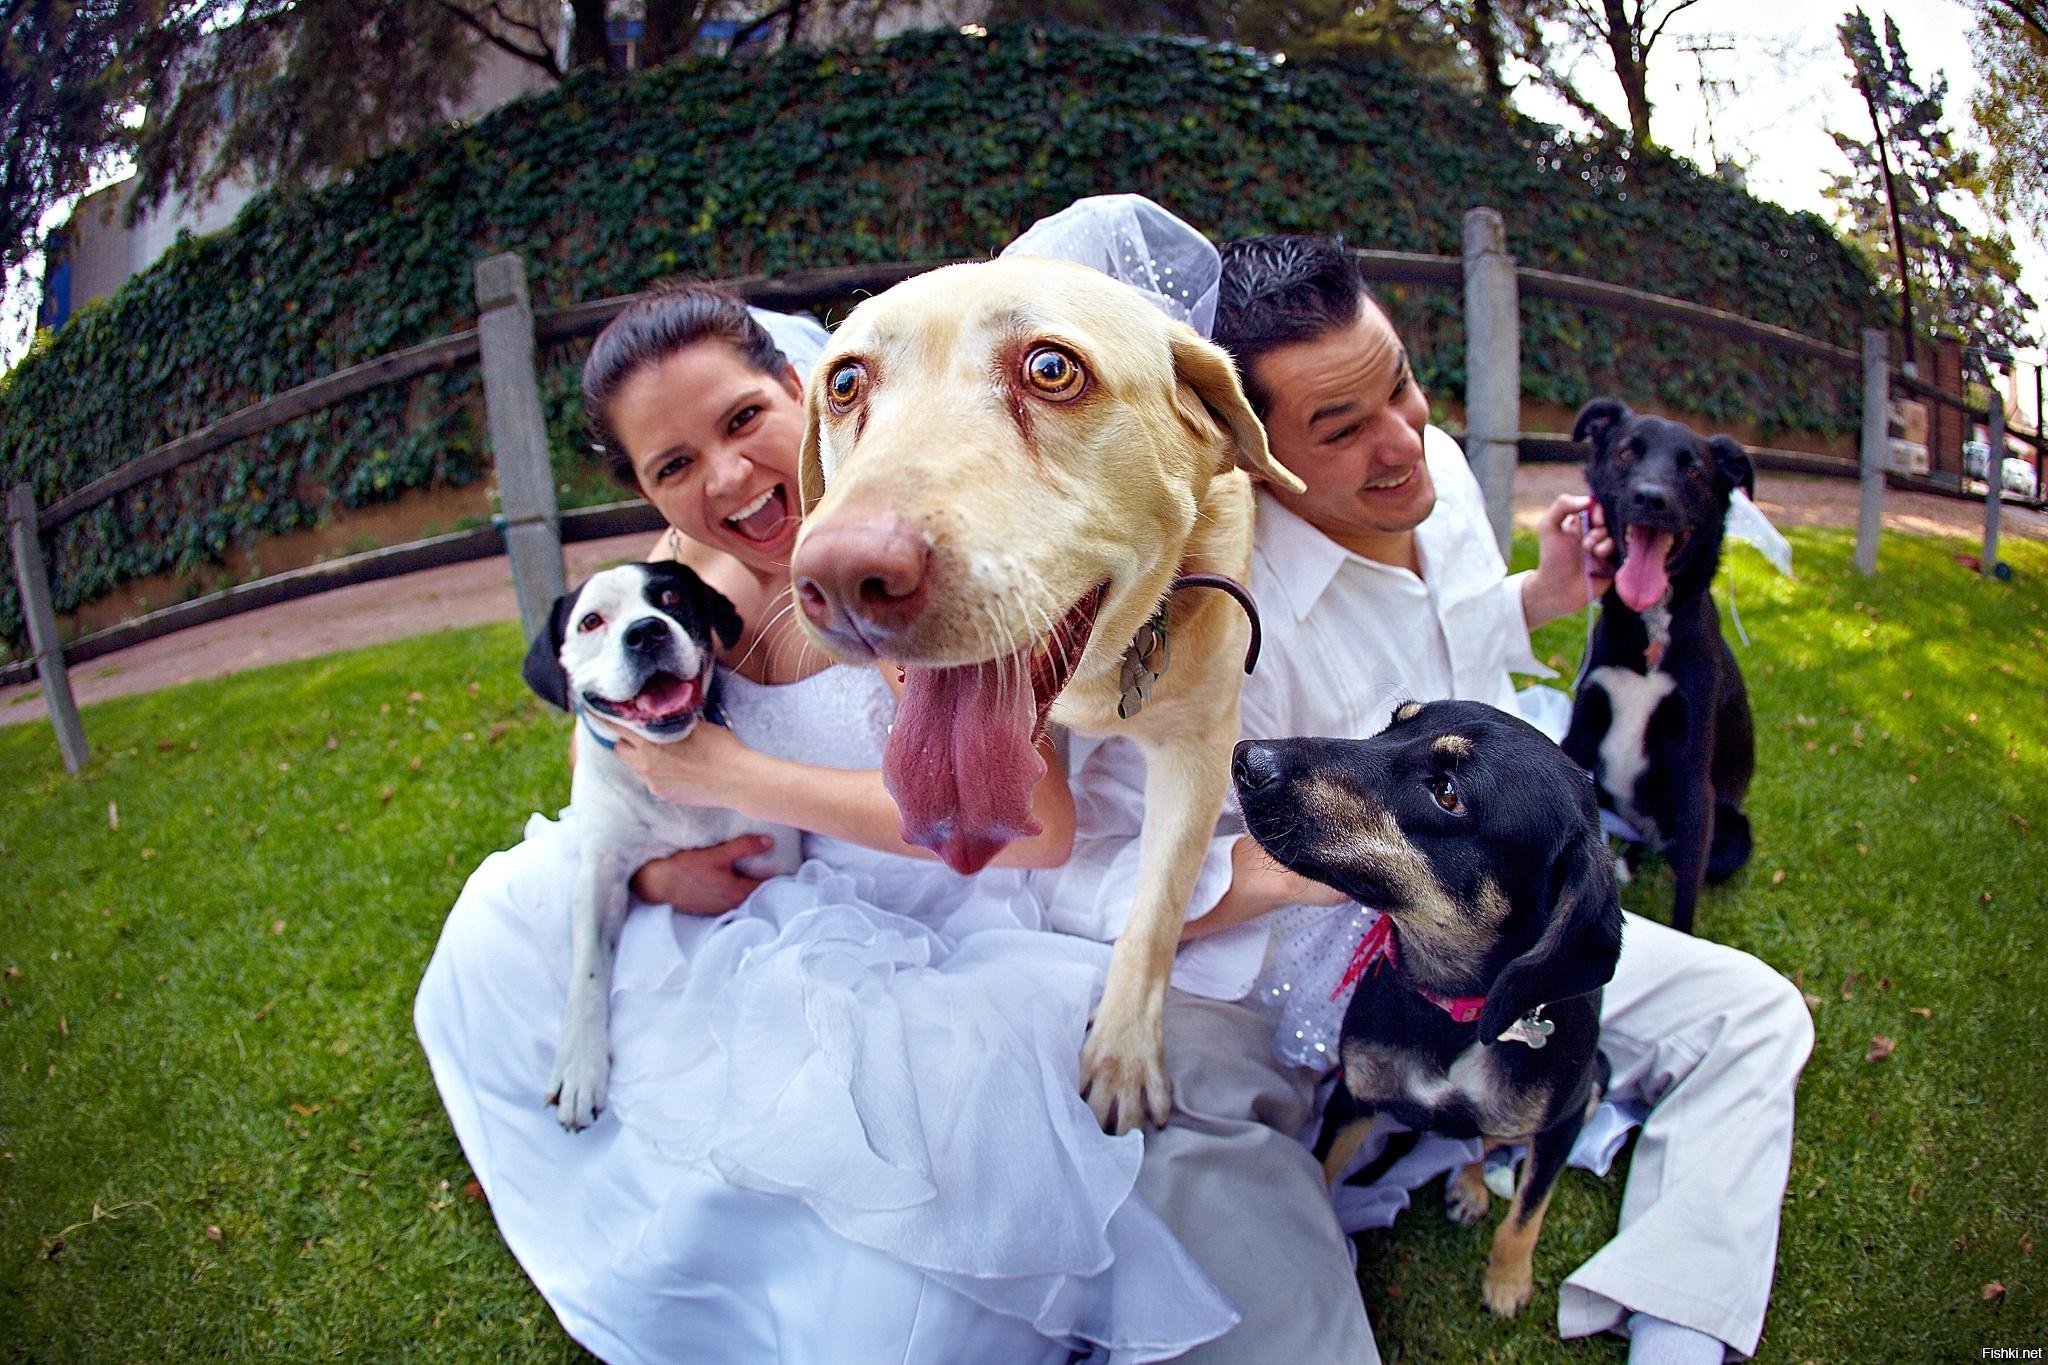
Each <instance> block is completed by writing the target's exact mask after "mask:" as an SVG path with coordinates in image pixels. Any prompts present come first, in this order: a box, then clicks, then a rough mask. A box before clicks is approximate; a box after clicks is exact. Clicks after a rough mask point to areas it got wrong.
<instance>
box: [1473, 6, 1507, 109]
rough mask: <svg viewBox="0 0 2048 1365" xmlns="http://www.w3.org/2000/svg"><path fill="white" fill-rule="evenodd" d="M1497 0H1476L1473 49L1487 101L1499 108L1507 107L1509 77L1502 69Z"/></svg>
mask: <svg viewBox="0 0 2048 1365" xmlns="http://www.w3.org/2000/svg"><path fill="white" fill-rule="evenodd" d="M1494 9H1495V6H1494V0H1473V3H1472V51H1473V52H1474V53H1475V54H1476V55H1477V56H1478V58H1479V79H1480V81H1481V82H1482V83H1483V85H1484V87H1485V90H1486V100H1487V103H1489V104H1491V105H1492V106H1493V107H1494V108H1496V109H1503V110H1504V109H1506V108H1507V107H1508V85H1507V77H1506V76H1505V75H1504V74H1503V73H1502V71H1501V50H1500V17H1499V16H1498V15H1497V14H1496V13H1495V12H1494Z"/></svg>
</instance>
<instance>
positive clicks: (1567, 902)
mask: <svg viewBox="0 0 2048 1365" xmlns="http://www.w3.org/2000/svg"><path fill="white" fill-rule="evenodd" d="M1575 818H1576V816H1575ZM1544 882H1545V887H1544V894H1545V896H1546V897H1548V899H1549V904H1550V920H1549V922H1548V923H1547V924H1545V925H1544V926H1543V933H1542V936H1541V937H1539V938H1538V939H1537V940H1536V946H1535V947H1533V948H1531V949H1529V951H1528V952H1526V953H1523V954H1522V955H1521V956H1520V957H1518V958H1516V959H1515V960H1514V961H1513V962H1510V963H1509V964H1508V965H1507V967H1506V968H1505V969H1504V970H1502V972H1501V974H1500V976H1499V977H1498V978H1497V979H1496V980H1495V981H1494V983H1493V989H1491V990H1489V991H1488V992H1487V993H1486V1008H1485V1009H1483V1010H1481V1011H1480V1014H1479V1041H1480V1042H1482V1043H1492V1042H1495V1041H1496V1040H1498V1039H1499V1037H1500V1035H1501V1034H1502V1033H1504V1032H1506V1031H1507V1028H1508V1025H1510V1024H1512V1023H1514V1022H1515V1020H1517V1019H1519V1018H1521V1017H1522V1016H1523V1015H1525V1014H1527V1013H1528V1012H1529V1011H1530V1010H1532V1009H1534V1008H1536V1006H1538V1005H1547V1004H1550V1003H1552V1002H1553V1001H1557V1000H1569V999H1570V998H1571V997H1573V996H1575V995H1584V994H1585V993H1586V992H1587V991H1591V990H1597V989H1599V988H1600V987H1601V986H1604V985H1606V984H1607V983H1608V982H1609V981H1611V980H1612V979H1613V978H1614V964H1615V962H1616V960H1617V959H1619V958H1620V956H1621V900H1620V895H1619V893H1618V892H1617V891H1616V889H1615V885H1614V860H1613V855H1611V854H1610V853H1608V851H1607V841H1606V840H1605V839H1603V838H1601V837H1600V834H1599V828H1598V826H1596V825H1592V824H1590V823H1587V824H1586V826H1585V827H1584V828H1580V829H1575V830H1573V831H1572V833H1571V835H1570V836H1569V837H1568V838H1567V839H1566V840H1565V842H1564V847H1563V848H1561V849H1559V850H1558V853H1557V856H1556V857H1555V858H1553V859H1552V860H1551V864H1550V869H1549V872H1548V874H1547V875H1546V876H1545V878H1544Z"/></svg>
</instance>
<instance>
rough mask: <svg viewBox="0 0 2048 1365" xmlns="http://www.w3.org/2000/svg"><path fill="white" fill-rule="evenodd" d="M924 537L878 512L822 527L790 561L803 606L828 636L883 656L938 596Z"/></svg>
mask: <svg viewBox="0 0 2048 1365" xmlns="http://www.w3.org/2000/svg"><path fill="white" fill-rule="evenodd" d="M929 559H930V551H929V549H928V547H927V546H926V545H925V541H924V537H923V536H921V535H919V534H918V533H917V532H916V531H915V530H913V529H912V528H911V527H910V525H909V524H908V523H907V522H905V521H904V520H903V519H902V518H901V517H898V516H896V515H895V514H894V513H890V512H877V513H872V514H869V515H866V516H862V517H858V518H842V519H838V520H835V521H834V522H832V524H830V525H827V526H820V527H817V528H816V529H815V530H813V531H812V533H811V534H810V535H808V536H806V537H805V538H804V542H803V544H802V545H800V546H798V547H797V552H796V557H795V558H794V559H793V560H792V561H791V562H790V566H789V569H790V574H791V576H792V577H793V578H794V580H795V582H796V600H797V604H798V605H799V606H801V607H802V608H803V613H804V615H805V616H806V617H808V618H809V619H810V622H811V624H812V625H813V626H816V627H817V628H818V631H819V632H820V633H821V634H823V635H825V636H826V637H828V638H830V639H832V640H835V641H838V642H840V643H843V644H845V645H847V646H848V647H849V648H851V649H854V650H856V651H858V650H861V649H863V648H865V650H866V651H868V652H876V651H878V650H879V647H880V646H881V645H883V644H884V643H886V642H887V641H889V640H890V639H892V638H894V637H895V636H896V635H897V634H898V633H899V632H901V631H902V630H903V629H904V627H906V626H908V625H909V624H910V622H911V621H912V620H913V619H914V618H915V617H916V616H917V614H918V612H920V611H921V610H923V609H924V604H925V601H926V599H927V598H929V597H930V595H931V590H930V579H929V576H928V575H927V573H926V569H927V567H928V562H929Z"/></svg>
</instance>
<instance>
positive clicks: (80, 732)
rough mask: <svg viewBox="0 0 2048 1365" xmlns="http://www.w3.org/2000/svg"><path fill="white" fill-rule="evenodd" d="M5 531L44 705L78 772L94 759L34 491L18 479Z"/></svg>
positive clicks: (67, 765)
mask: <svg viewBox="0 0 2048 1365" xmlns="http://www.w3.org/2000/svg"><path fill="white" fill-rule="evenodd" d="M7 536H8V540H9V541H10V542H11V543H12V545H13V547H14V583H15V586H16V587H17V588H19V589H20V591H21V614H22V617H23V618H24V619H25V620H26V621H27V622H28V639H29V644H30V645H31V646H32V647H33V648H34V649H35V652H36V672H37V673H38V674H39V675H40V676H41V678H42V681H43V705H44V706H45V707H47V708H48V709H49V712H50V726H51V728H52V729H54V730H55V731H56V732H57V748H58V750H59V751H60V752H61V753H62V754H63V755H64V770H65V771H66V772H73V773H75V772H77V771H79V769H81V768H83V767H84V766H85V765H86V763H87V762H88V761H90V759H91V758H92V755H91V753H90V752H88V751H87V749H86V747H85V727H84V726H83V725H81V724H79V720H78V704H77V703H76V702H74V701H73V700H72V699H71V675H70V674H68V673H66V672H65V671H64V644H63V641H61V640H60V639H59V638H58V636H57V614H56V612H55V611H53V610H52V609H51V607H50V576H49V573H48V572H47V571H46V570H45V569H44V567H43V537H42V533H41V532H40V531H38V530H37V529H36V493H35V490H34V489H33V488H30V487H29V486H28V485H27V484H25V483H18V484H16V485H14V487H13V488H11V489H9V490H8V493H7Z"/></svg>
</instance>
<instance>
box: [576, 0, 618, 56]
mask: <svg viewBox="0 0 2048 1365" xmlns="http://www.w3.org/2000/svg"><path fill="white" fill-rule="evenodd" d="M604 8H605V0H569V13H570V15H571V16H572V18H571V20H570V22H571V24H572V27H571V28H570V30H569V67H570V69H571V70H574V69H575V68H577V67H579V66H602V67H608V66H610V65H611V64H612V45H611V42H610V41H609V39H607V37H606V36H605V28H604V19H605V15H604Z"/></svg>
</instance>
